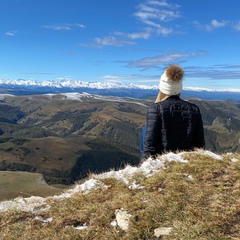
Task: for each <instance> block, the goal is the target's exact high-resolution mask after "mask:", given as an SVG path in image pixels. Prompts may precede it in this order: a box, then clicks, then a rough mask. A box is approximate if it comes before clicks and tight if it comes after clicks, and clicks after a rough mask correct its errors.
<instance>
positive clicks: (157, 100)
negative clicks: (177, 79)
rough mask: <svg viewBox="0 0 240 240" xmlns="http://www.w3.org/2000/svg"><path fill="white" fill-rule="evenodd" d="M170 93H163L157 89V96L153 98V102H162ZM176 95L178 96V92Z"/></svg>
mask: <svg viewBox="0 0 240 240" xmlns="http://www.w3.org/2000/svg"><path fill="white" fill-rule="evenodd" d="M170 96H171V95H167V94H165V93H162V92H160V91H159V93H158V95H157V98H156V100H155V103H158V102H162V101H164V100H166V99H167V98H169V97H170ZM177 96H180V93H179V94H177Z"/></svg>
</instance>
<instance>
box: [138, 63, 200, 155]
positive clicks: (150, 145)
mask: <svg viewBox="0 0 240 240" xmlns="http://www.w3.org/2000/svg"><path fill="white" fill-rule="evenodd" d="M174 67H175V68H174V71H175V69H177V71H179V69H180V70H182V69H181V68H180V67H179V66H177V67H176V65H174ZM163 76H164V80H165V79H167V76H166V75H162V77H161V80H162V78H163ZM181 79H182V75H181V78H180V80H181ZM167 80H168V81H169V79H167ZM161 84H162V85H161ZM164 84H165V83H164V82H163V83H161V82H160V85H161V86H160V87H161V89H162V90H163V91H164V92H166V93H164V92H160V94H159V96H161V95H162V96H164V97H159V96H158V98H157V99H158V100H157V101H156V102H155V103H154V104H153V105H152V106H151V107H149V109H148V113H147V129H146V135H145V140H144V146H143V155H142V157H143V158H147V157H148V156H153V155H157V154H161V153H163V152H167V151H177V150H192V149H194V148H202V147H204V146H205V140H204V131H203V123H202V117H201V113H200V111H199V108H198V107H197V106H196V105H195V104H193V103H190V102H187V101H184V100H182V99H181V98H180V97H179V93H180V91H181V89H182V85H180V84H179V83H178V82H177V83H175V82H174V84H175V85H173V86H172V85H171V84H172V83H170V84H169V85H167V86H165V85H164ZM172 90H173V91H172ZM167 93H168V95H167Z"/></svg>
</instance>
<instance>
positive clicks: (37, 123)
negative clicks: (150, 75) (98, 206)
mask: <svg viewBox="0 0 240 240" xmlns="http://www.w3.org/2000/svg"><path fill="white" fill-rule="evenodd" d="M190 101H192V102H194V103H196V104H197V105H198V106H199V107H200V109H201V112H202V116H203V120H204V128H205V135H206V143H207V149H209V150H211V151H214V152H219V153H225V152H236V153H239V152H240V148H239V139H240V111H239V103H237V102H229V101H207V100H204V101H202V100H198V99H190ZM152 102H153V99H149V98H148V99H135V98H134V99H133V98H121V97H112V96H101V95H94V94H89V93H84V92H82V93H81V92H80V93H78V92H75V93H58V94H57V93H56V94H42V95H27V96H13V95H9V94H1V96H0V170H2V171H6V170H11V171H28V172H35V173H42V174H43V175H44V178H45V180H46V181H47V182H48V183H49V184H58V183H62V184H71V183H73V182H75V181H76V180H79V179H82V178H85V177H86V176H87V175H88V174H89V173H92V172H94V173H101V172H104V171H106V170H109V169H118V168H122V167H124V166H125V165H126V164H131V165H137V164H138V163H139V161H140V159H139V139H140V133H141V128H142V127H143V125H144V124H145V121H146V112H147V108H148V106H149V105H150V104H151V103H152Z"/></svg>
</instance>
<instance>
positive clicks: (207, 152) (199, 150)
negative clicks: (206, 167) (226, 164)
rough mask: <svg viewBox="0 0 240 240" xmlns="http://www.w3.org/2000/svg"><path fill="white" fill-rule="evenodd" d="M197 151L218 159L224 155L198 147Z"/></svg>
mask: <svg viewBox="0 0 240 240" xmlns="http://www.w3.org/2000/svg"><path fill="white" fill-rule="evenodd" d="M197 151H198V152H199V153H201V154H203V155H205V156H209V157H211V158H214V159H216V160H222V159H223V157H222V156H221V155H218V154H215V153H213V152H210V151H207V150H203V149H198V150H197Z"/></svg>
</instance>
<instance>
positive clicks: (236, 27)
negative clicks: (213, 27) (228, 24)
mask: <svg viewBox="0 0 240 240" xmlns="http://www.w3.org/2000/svg"><path fill="white" fill-rule="evenodd" d="M233 28H234V29H235V30H237V31H240V22H237V23H234V24H233Z"/></svg>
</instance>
